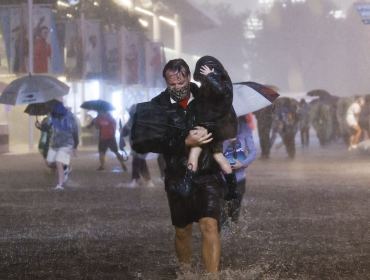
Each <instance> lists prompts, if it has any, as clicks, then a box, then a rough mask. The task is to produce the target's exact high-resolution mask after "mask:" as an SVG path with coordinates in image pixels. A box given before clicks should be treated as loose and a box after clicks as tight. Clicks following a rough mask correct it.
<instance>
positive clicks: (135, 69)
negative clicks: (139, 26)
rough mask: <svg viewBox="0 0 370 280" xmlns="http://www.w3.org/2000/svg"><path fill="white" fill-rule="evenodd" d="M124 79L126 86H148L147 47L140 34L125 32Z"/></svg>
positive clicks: (123, 48) (123, 47)
mask: <svg viewBox="0 0 370 280" xmlns="http://www.w3.org/2000/svg"><path fill="white" fill-rule="evenodd" d="M124 36H125V39H124V40H123V41H122V42H123V43H124V45H123V46H122V50H123V55H122V60H123V61H122V62H123V63H122V67H123V68H122V77H123V81H122V82H123V83H124V84H126V85H137V84H140V85H146V71H145V46H144V43H143V37H142V34H141V33H140V32H135V31H130V32H127V31H126V32H124Z"/></svg>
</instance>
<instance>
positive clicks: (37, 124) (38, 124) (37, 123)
mask: <svg viewBox="0 0 370 280" xmlns="http://www.w3.org/2000/svg"><path fill="white" fill-rule="evenodd" d="M35 127H36V128H38V129H40V128H41V124H40V122H39V121H36V122H35Z"/></svg>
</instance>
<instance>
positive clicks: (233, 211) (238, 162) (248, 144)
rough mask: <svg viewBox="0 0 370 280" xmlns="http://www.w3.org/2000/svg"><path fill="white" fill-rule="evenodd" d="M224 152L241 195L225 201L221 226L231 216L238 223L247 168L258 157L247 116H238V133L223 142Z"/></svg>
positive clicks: (232, 220)
mask: <svg viewBox="0 0 370 280" xmlns="http://www.w3.org/2000/svg"><path fill="white" fill-rule="evenodd" d="M223 152H224V155H225V157H226V158H227V159H228V161H229V162H230V164H231V167H232V169H233V170H234V172H235V174H236V178H237V182H238V183H237V186H238V190H239V192H240V194H241V197H239V198H236V199H232V200H229V201H227V200H224V201H223V202H224V205H223V207H222V210H223V211H222V215H221V222H220V224H221V228H223V226H224V225H225V222H226V221H227V220H228V219H229V218H230V219H231V222H233V223H238V219H239V214H240V207H241V202H242V200H243V195H244V193H245V189H246V178H245V169H246V168H247V167H248V166H249V165H250V164H251V163H252V162H253V161H254V160H255V159H256V158H257V149H256V148H255V145H254V141H253V135H252V130H251V128H250V126H249V125H248V124H247V119H246V117H245V116H240V117H238V134H237V135H236V137H235V138H232V139H228V140H226V141H224V142H223ZM246 152H247V153H246Z"/></svg>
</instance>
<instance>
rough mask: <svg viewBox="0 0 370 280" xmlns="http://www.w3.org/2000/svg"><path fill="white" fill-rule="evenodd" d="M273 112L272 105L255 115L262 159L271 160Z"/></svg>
mask: <svg viewBox="0 0 370 280" xmlns="http://www.w3.org/2000/svg"><path fill="white" fill-rule="evenodd" d="M272 110H273V105H270V106H267V107H265V108H262V109H259V110H258V111H256V112H254V113H253V114H254V115H255V116H256V120H257V130H258V136H259V141H260V146H261V157H260V158H261V159H269V158H270V150H271V142H270V130H271V126H272V122H273V116H272Z"/></svg>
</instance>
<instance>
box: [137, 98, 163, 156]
mask: <svg viewBox="0 0 370 280" xmlns="http://www.w3.org/2000/svg"><path fill="white" fill-rule="evenodd" d="M167 123H168V121H167V112H166V109H165V108H164V107H162V106H160V105H158V104H156V103H154V102H143V103H138V104H137V106H136V113H135V115H134V118H133V125H132V128H131V140H132V149H133V150H134V151H136V152H138V153H140V154H146V153H149V152H152V153H163V150H162V145H161V142H162V139H163V137H164V136H165V134H166V132H167V128H168V124H167Z"/></svg>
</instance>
